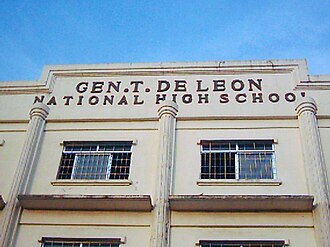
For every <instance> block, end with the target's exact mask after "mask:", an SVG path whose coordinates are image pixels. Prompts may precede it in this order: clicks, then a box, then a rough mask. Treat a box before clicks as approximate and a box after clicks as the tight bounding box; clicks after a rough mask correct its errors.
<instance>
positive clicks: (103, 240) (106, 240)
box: [38, 236, 126, 244]
mask: <svg viewBox="0 0 330 247" xmlns="http://www.w3.org/2000/svg"><path fill="white" fill-rule="evenodd" d="M45 241H60V242H82V243H84V242H98V243H117V244H125V243H126V236H124V237H113V238H59V237H56V238H53V237H43V238H42V239H41V240H39V241H38V242H39V243H43V242H45Z"/></svg>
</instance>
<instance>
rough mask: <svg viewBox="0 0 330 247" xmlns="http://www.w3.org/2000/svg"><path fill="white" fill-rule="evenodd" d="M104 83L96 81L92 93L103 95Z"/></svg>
mask: <svg viewBox="0 0 330 247" xmlns="http://www.w3.org/2000/svg"><path fill="white" fill-rule="evenodd" d="M103 86H104V81H94V82H93V87H92V91H91V93H102V91H103Z"/></svg>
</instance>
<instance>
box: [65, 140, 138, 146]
mask: <svg viewBox="0 0 330 247" xmlns="http://www.w3.org/2000/svg"><path fill="white" fill-rule="evenodd" d="M68 142H69V143H70V142H85V141H81V140H70V141H65V142H60V146H63V145H64V143H68ZM87 142H89V141H87ZM91 142H95V143H98V142H132V145H137V143H138V141H137V139H115V140H111V139H110V140H95V141H91Z"/></svg>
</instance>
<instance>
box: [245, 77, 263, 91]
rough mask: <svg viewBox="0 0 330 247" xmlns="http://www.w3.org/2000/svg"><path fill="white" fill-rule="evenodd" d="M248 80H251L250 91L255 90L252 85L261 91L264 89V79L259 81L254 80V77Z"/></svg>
mask: <svg viewBox="0 0 330 247" xmlns="http://www.w3.org/2000/svg"><path fill="white" fill-rule="evenodd" d="M248 81H249V91H254V90H253V87H252V86H254V87H255V88H257V89H258V90H259V91H262V88H261V82H262V79H257V82H256V81H254V80H253V79H248Z"/></svg>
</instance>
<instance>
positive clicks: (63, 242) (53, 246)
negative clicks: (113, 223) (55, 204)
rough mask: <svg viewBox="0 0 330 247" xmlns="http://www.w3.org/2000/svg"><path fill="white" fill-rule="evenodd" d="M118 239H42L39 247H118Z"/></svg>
mask: <svg viewBox="0 0 330 247" xmlns="http://www.w3.org/2000/svg"><path fill="white" fill-rule="evenodd" d="M119 246H120V240H119V239H99V240H97V239H90V240H89V239H85V240H79V239H61V238H60V239H51V238H43V240H42V244H41V247H119Z"/></svg>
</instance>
